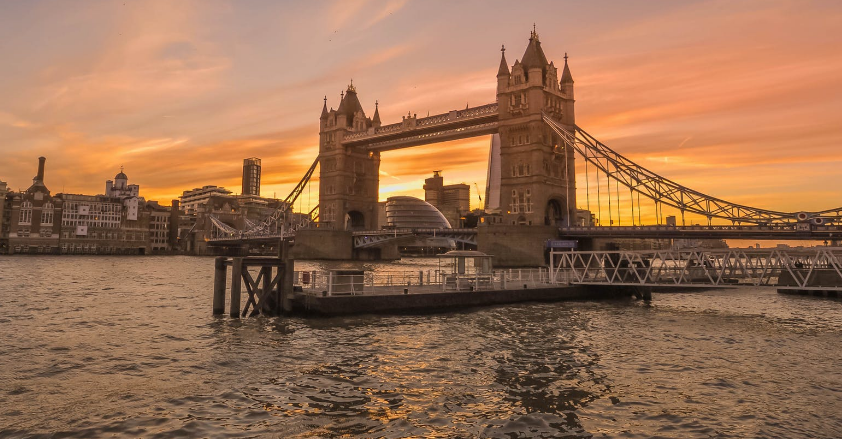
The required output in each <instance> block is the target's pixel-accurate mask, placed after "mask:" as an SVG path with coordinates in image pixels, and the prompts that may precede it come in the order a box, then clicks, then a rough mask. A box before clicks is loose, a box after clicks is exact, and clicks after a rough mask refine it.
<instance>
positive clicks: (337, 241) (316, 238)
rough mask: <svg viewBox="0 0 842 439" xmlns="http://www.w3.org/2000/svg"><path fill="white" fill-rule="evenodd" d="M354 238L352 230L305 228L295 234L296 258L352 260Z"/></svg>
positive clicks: (294, 250)
mask: <svg viewBox="0 0 842 439" xmlns="http://www.w3.org/2000/svg"><path fill="white" fill-rule="evenodd" d="M353 246H354V238H353V235H352V234H351V232H346V231H344V230H329V229H304V230H299V231H298V232H296V234H295V246H294V247H293V248H292V252H291V254H290V255H291V257H292V258H294V259H326V260H350V259H351V258H352V250H353Z"/></svg>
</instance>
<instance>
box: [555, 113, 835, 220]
mask: <svg viewBox="0 0 842 439" xmlns="http://www.w3.org/2000/svg"><path fill="white" fill-rule="evenodd" d="M544 122H546V123H547V125H548V126H549V127H550V128H551V129H552V130H553V131H554V132H555V133H556V134H558V135H559V136H560V137H561V139H562V141H563V142H564V143H565V144H566V145H569V146H570V147H572V148H573V149H574V150H575V151H576V152H577V153H579V155H581V156H582V157H584V158H585V160H586V162H588V163H590V164H592V165H594V166H595V167H596V168H597V172H599V171H600V170H601V171H602V172H603V173H605V174H606V175H607V176H608V177H609V178H614V179H615V180H616V182H617V183H618V184H619V183H622V184H623V185H624V186H626V187H628V188H629V189H630V190H632V191H634V192H637V193H638V194H643V196H645V197H647V198H649V199H652V200H654V201H655V202H656V203H657V204H662V205H663V204H666V205H668V206H672V207H675V208H677V209H679V210H681V212H682V217H683V215H684V212H685V211H687V212H690V213H695V214H698V215H702V216H705V217H707V218H708V221H710V219H711V218H720V219H726V220H729V221H732V222H735V223H752V224H761V225H762V224H780V223H794V222H797V221H798V220H799V218H798V213H797V212H779V211H773V210H767V209H759V208H755V207H751V206H745V205H741V204H737V203H732V202H729V201H725V200H723V199H720V198H716V197H712V196H710V195H706V194H703V193H701V192H699V191H696V190H693V189H690V188H688V187H685V186H682V185H680V184H678V183H676V182H674V181H672V180H669V179H667V178H664V177H661V176H660V175H658V174H655V173H654V172H652V171H650V170H648V169H646V168H644V167H642V166H640V165H638V164H636V163H634V162H632V161H631V160H629V159H627V158H626V157H624V156H622V155H620V154H619V153H617V152H615V151H614V150H612V149H611V148H609V147H608V146H606V145H605V144H603V143H602V142H600V141H599V140H597V139H596V138H594V137H593V136H591V135H590V134H588V133H587V132H585V130H583V129H581V128H579V127H578V126H576V128H575V132H570V131H569V130H567V129H566V128H564V127H563V126H562V125H561V124H560V123H559V122H558V121H556V120H555V119H553V118H552V117H550V116H549V115H547V114H546V113H545V114H544ZM608 187H609V200H610V197H611V195H610V182H609V185H608ZM597 190H599V189H598V186H597ZM618 192H619V191H618ZM638 198H639V195H638ZM639 209H640V201H639V200H638V210H639ZM658 210H662V209H658ZM806 213H807V218H815V217H821V218H824V219H828V220H835V221H838V220H840V219H842V207H838V208H835V209H828V210H824V211H818V212H806ZM661 214H662V212H661ZM609 215H610V213H609Z"/></svg>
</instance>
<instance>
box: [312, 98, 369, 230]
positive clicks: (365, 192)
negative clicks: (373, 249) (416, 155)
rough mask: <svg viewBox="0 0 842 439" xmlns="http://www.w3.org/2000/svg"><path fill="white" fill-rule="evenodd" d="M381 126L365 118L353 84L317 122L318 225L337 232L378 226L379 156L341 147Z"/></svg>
mask: <svg viewBox="0 0 842 439" xmlns="http://www.w3.org/2000/svg"><path fill="white" fill-rule="evenodd" d="M379 124H380V114H379V111H378V110H375V120H374V121H372V119H371V118H368V117H366V116H365V111H363V108H362V105H361V104H360V100H359V98H357V89H356V88H355V87H354V84H353V82H352V83H351V85H349V86H348V88H347V90H345V92H343V93H342V94H341V100H340V103H339V108H338V109H336V110H334V109H333V108H331V109H330V110H328V109H327V97H325V104H324V106H323V107H322V115H321V118H320V119H319V163H320V167H319V222H320V223H324V224H326V225H327V226H328V227H333V228H335V229H339V230H372V229H374V228H376V226H377V213H378V210H377V199H378V192H379V172H380V153H379V152H371V153H370V152H368V151H367V150H366V149H365V148H364V147H351V146H343V145H342V140H343V139H344V138H345V136H348V135H351V134H354V133H360V132H369V130H373V129H374V128H375V126H376V125H379Z"/></svg>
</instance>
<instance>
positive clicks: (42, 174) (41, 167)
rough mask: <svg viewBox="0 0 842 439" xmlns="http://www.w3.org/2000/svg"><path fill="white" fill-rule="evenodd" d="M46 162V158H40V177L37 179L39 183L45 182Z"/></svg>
mask: <svg viewBox="0 0 842 439" xmlns="http://www.w3.org/2000/svg"><path fill="white" fill-rule="evenodd" d="M46 161H47V159H46V158H44V157H38V175H37V176H36V177H35V179H36V180H38V181H44V162H46Z"/></svg>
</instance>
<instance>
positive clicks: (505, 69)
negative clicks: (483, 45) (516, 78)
mask: <svg viewBox="0 0 842 439" xmlns="http://www.w3.org/2000/svg"><path fill="white" fill-rule="evenodd" d="M500 52H502V53H503V54H502V55H501V56H500V69H499V70H497V77H498V78H499V77H501V76H509V64H508V63H507V62H506V46H503V48H502V49H500Z"/></svg>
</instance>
